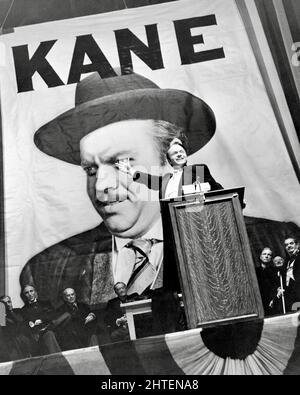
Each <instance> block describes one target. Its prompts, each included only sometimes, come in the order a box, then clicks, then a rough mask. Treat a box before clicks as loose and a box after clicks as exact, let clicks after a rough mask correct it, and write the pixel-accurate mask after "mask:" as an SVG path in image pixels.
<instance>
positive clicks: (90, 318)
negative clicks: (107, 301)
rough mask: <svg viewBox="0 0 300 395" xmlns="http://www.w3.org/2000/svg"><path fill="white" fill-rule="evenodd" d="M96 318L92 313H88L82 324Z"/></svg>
mask: <svg viewBox="0 0 300 395" xmlns="http://www.w3.org/2000/svg"><path fill="white" fill-rule="evenodd" d="M95 319H96V316H95V314H94V313H90V314H89V315H88V316H87V317H86V318H85V320H84V325H87V324H88V323H89V322H92V321H94V320H95Z"/></svg>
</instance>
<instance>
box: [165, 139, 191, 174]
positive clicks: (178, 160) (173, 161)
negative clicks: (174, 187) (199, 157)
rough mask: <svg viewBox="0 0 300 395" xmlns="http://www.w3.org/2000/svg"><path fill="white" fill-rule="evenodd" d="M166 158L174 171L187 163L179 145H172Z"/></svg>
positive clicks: (184, 153)
mask: <svg viewBox="0 0 300 395" xmlns="http://www.w3.org/2000/svg"><path fill="white" fill-rule="evenodd" d="M168 158H169V162H170V165H171V166H172V167H174V168H175V169H178V168H181V167H184V166H185V165H186V163H187V154H186V151H185V149H184V148H183V147H182V146H181V145H179V144H174V145H172V147H171V148H170V149H169V151H168Z"/></svg>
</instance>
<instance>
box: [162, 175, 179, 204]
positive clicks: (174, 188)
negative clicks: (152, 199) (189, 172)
mask: <svg viewBox="0 0 300 395" xmlns="http://www.w3.org/2000/svg"><path fill="white" fill-rule="evenodd" d="M182 173H183V169H179V170H174V171H173V175H172V177H171V178H170V180H169V182H168V185H167V188H166V192H165V196H164V197H165V199H173V198H176V197H177V196H178V189H179V185H180V180H181V178H182Z"/></svg>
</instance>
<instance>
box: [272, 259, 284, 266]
mask: <svg viewBox="0 0 300 395" xmlns="http://www.w3.org/2000/svg"><path fill="white" fill-rule="evenodd" d="M273 264H274V267H276V268H281V267H283V265H284V259H283V258H282V257H281V256H275V258H274V259H273Z"/></svg>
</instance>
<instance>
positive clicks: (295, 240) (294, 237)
mask: <svg viewBox="0 0 300 395" xmlns="http://www.w3.org/2000/svg"><path fill="white" fill-rule="evenodd" d="M288 239H292V240H294V242H295V243H296V244H299V237H297V236H296V235H287V236H286V237H285V238H284V242H285V241H286V240H288Z"/></svg>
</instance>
